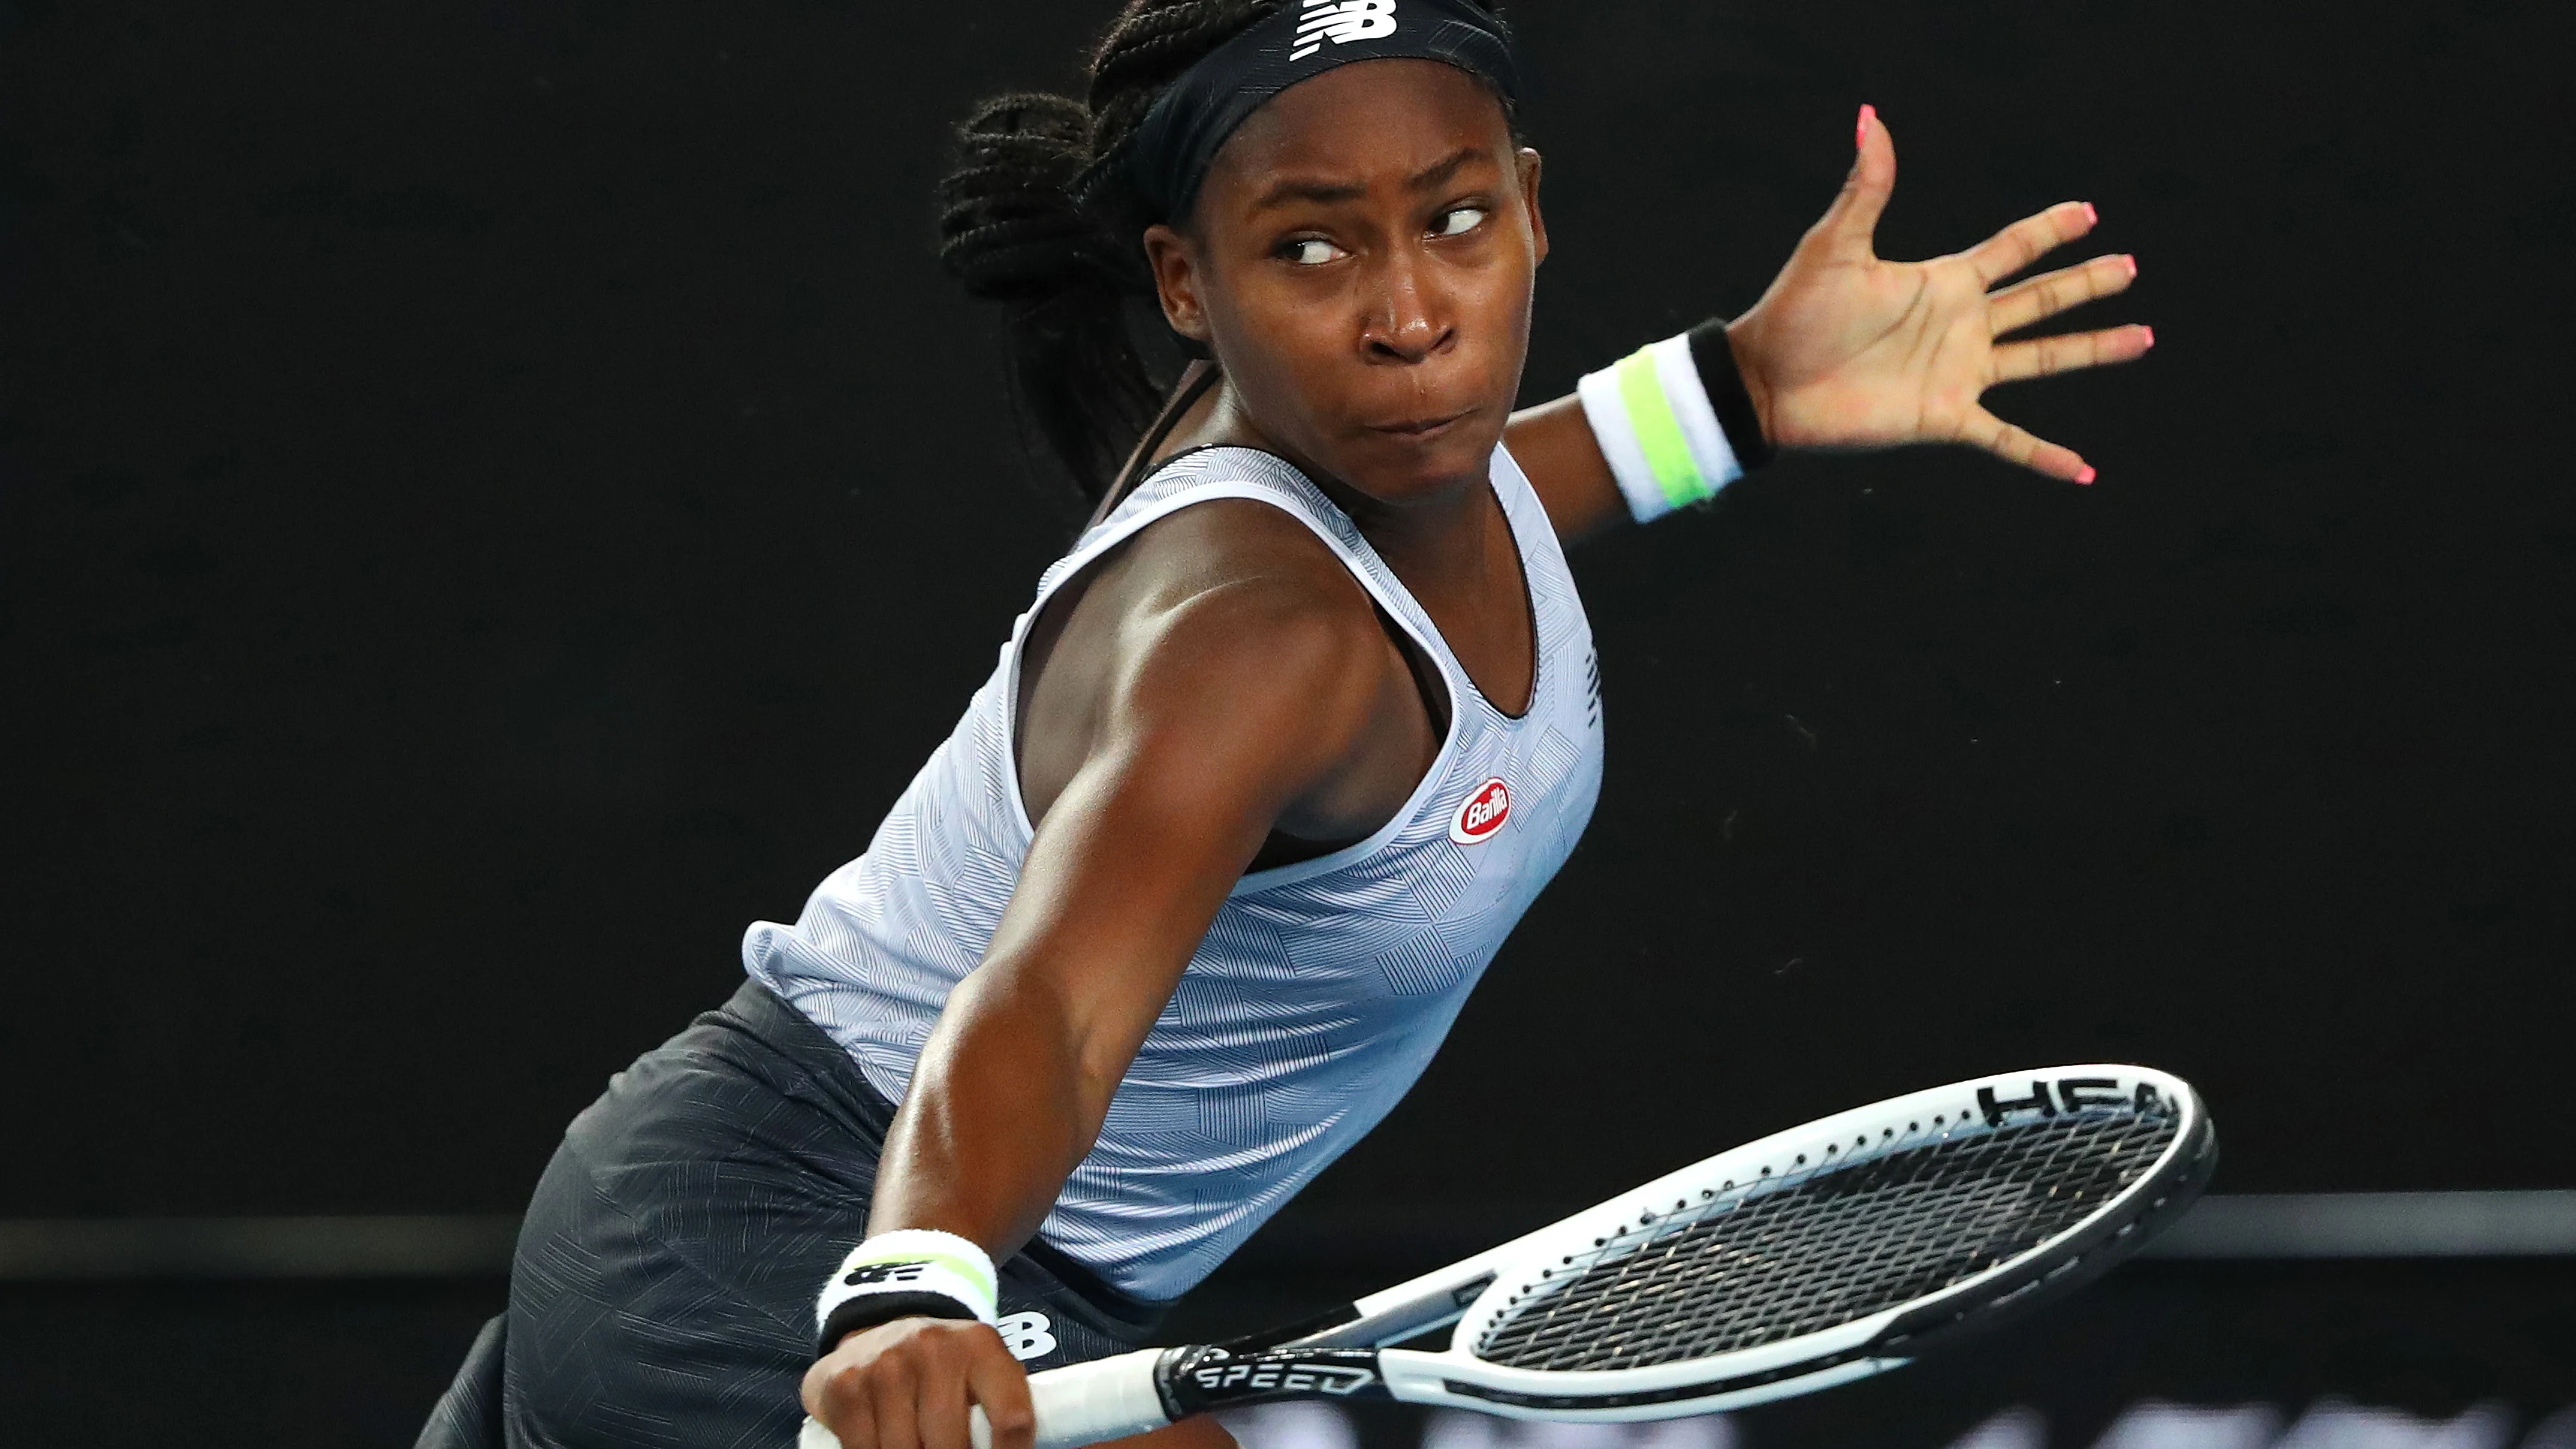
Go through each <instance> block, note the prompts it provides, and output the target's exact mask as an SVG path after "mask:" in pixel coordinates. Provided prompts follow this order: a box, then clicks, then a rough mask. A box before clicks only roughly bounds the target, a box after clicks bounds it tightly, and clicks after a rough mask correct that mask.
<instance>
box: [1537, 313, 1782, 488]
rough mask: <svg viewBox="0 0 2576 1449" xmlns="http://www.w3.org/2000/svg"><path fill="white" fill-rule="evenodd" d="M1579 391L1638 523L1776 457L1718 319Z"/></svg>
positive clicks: (1590, 379) (1641, 353) (1622, 363)
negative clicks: (1772, 453) (1764, 437)
mask: <svg viewBox="0 0 2576 1449" xmlns="http://www.w3.org/2000/svg"><path fill="white" fill-rule="evenodd" d="M1712 373H1714V374H1715V375H1714V376H1712V375H1711V374H1712ZM1575 392H1576V395H1577V396H1578V397H1580V398H1581V399H1582V402H1583V415H1584V418H1585V420H1586V421H1588V422H1590V423H1591V424H1592V434H1593V436H1594V438H1596V439H1598V440H1599V442H1600V444H1601V453H1602V456H1603V457H1605V458H1607V459H1609V461H1610V473H1611V476H1613V477H1614V478H1616V479H1618V480H1619V492H1620V493H1621V494H1622V495H1623V496H1624V497H1626V499H1627V500H1628V511H1629V513H1630V514H1632V515H1634V516H1635V518H1636V520H1637V521H1638V522H1639V523H1645V522H1649V521H1651V520H1653V519H1657V518H1661V517H1662V516H1663V515H1665V514H1667V513H1670V512H1672V511H1673V510H1674V509H1676V508H1680V507H1682V506H1684V505H1685V504H1691V503H1697V502H1699V501H1700V500H1702V499H1705V498H1712V497H1715V496H1716V495H1717V491H1718V490H1719V489H1721V488H1724V487H1725V486H1726V485H1727V484H1729V483H1732V482H1734V481H1735V480H1736V479H1738V478H1741V477H1743V476H1744V474H1745V473H1746V471H1747V470H1749V469H1752V468H1756V467H1759V466H1761V465H1762V463H1764V462H1765V461H1767V460H1768V459H1769V457H1770V449H1769V448H1768V447H1766V446H1764V445H1763V442H1762V433H1761V424H1760V421H1759V419H1758V418H1757V417H1756V416H1755V414H1754V410H1753V401H1752V398H1751V397H1750V396H1749V395H1748V394H1747V393H1746V392H1745V389H1744V382H1743V379H1742V378H1740V377H1739V376H1737V375H1736V371H1735V359H1734V354H1733V352H1732V351H1731V350H1730V349H1729V348H1728V346H1727V343H1726V330H1725V328H1724V326H1723V325H1722V324H1719V323H1715V322H1709V323H1703V324H1702V325H1700V326H1698V327H1694V328H1692V329H1691V330H1690V331H1688V332H1684V333H1682V334H1680V335H1679V336H1675V337H1667V338H1665V339H1664V340H1663V341H1661V342H1657V343H1654V344H1652V345H1651V346H1647V347H1643V348H1640V349H1638V350H1637V351H1635V352H1633V353H1630V354H1629V355H1628V356H1627V357H1625V358H1622V359H1620V360H1619V361H1618V362H1616V363H1613V364H1611V365H1610V366H1608V367H1605V368H1603V369H1601V370H1600V371H1599V372H1595V373H1592V374H1590V375H1589V376H1586V377H1585V378H1584V379H1583V381H1582V382H1581V383H1579V384H1577V385H1576V388H1575Z"/></svg>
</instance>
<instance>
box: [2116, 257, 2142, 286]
mask: <svg viewBox="0 0 2576 1449" xmlns="http://www.w3.org/2000/svg"><path fill="white" fill-rule="evenodd" d="M2120 260H2122V261H2124V262H2127V263H2128V264H2129V280H2130V281H2132V282H2134V281H2136V280H2137V279H2138V259H2137V258H2136V257H2122V258H2120Z"/></svg>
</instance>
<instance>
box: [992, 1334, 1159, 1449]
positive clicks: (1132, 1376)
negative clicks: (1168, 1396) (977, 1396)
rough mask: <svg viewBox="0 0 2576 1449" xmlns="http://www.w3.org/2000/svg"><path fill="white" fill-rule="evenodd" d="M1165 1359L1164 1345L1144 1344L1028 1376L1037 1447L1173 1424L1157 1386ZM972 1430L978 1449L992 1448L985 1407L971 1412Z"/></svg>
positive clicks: (1056, 1447) (1069, 1446) (1071, 1445)
mask: <svg viewBox="0 0 2576 1449" xmlns="http://www.w3.org/2000/svg"><path fill="white" fill-rule="evenodd" d="M1162 1357H1163V1350H1161V1349H1159V1348H1140V1349H1138V1350H1136V1351H1135V1352H1133V1353H1122V1354H1119V1355H1117V1356H1115V1357H1112V1358H1101V1359H1093V1360H1092V1361H1091V1362H1089V1363H1078V1364H1073V1365H1071V1366H1069V1367H1066V1368H1060V1369H1048V1370H1047V1371H1046V1372H1044V1373H1037V1374H1031V1375H1029V1407H1030V1409H1031V1410H1032V1411H1033V1412H1034V1413H1035V1415H1036V1417H1037V1429H1038V1435H1037V1449H1078V1446H1080V1445H1084V1444H1097V1443H1099V1442H1100V1441H1102V1440H1104V1439H1124V1438H1126V1437H1127V1436H1128V1435H1130V1434H1142V1433H1144V1432H1145V1431H1146V1430H1148V1429H1159V1428H1161V1427H1163V1426H1164V1425H1165V1424H1168V1423H1170V1422H1172V1416H1171V1414H1170V1413H1169V1412H1167V1411H1166V1410H1165V1409H1164V1408H1163V1391H1162V1390H1161V1389H1159V1388H1157V1387H1155V1385H1154V1366H1155V1365H1156V1364H1158V1363H1160V1362H1161V1361H1162ZM967 1428H968V1431H969V1432H970V1433H971V1434H973V1436H974V1439H975V1449H993V1426H992V1425H991V1424H989V1423H987V1422H986V1421H985V1419H984V1410H983V1409H982V1407H981V1406H978V1407H977V1408H975V1409H974V1410H973V1411H972V1412H971V1413H970V1415H969V1422H968V1425H967Z"/></svg>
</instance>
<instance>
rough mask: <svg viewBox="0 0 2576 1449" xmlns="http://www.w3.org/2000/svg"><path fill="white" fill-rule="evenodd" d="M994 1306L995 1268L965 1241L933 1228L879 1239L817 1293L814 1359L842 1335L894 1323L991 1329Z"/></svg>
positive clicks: (853, 1254) (854, 1253)
mask: <svg viewBox="0 0 2576 1449" xmlns="http://www.w3.org/2000/svg"><path fill="white" fill-rule="evenodd" d="M1000 1300H1001V1290H1000V1282H999V1279H998V1278H997V1277H996V1276H995V1274H994V1272H993V1260H992V1259H991V1258H990V1257H989V1256H987V1255H986V1254H985V1252H984V1250H983V1249H982V1248H979V1247H977V1246H976V1245H975V1244H973V1243H971V1242H968V1241H967V1240H966V1239H964V1238H961V1237H959V1236H957V1235H956V1234H955V1233H943V1232H940V1231H938V1230H937V1229H934V1228H899V1229H897V1230H895V1231H893V1232H890V1233H879V1234H877V1235H876V1236H875V1237H873V1238H870V1239H868V1240H867V1241H866V1242H864V1243H861V1244H859V1245H858V1246H857V1247H856V1248H853V1249H851V1250H850V1256H849V1257H848V1259H846V1260H845V1261H844V1262H843V1263H842V1264H841V1266H840V1268H839V1269H838V1270H837V1271H835V1272H834V1273H833V1274H832V1279H831V1281H830V1282H828V1283H826V1284H824V1285H823V1296H822V1297H821V1298H820V1299H818V1300H817V1301H816V1302H815V1305H814V1321H815V1325H816V1329H817V1337H818V1341H819V1344H820V1347H819V1348H818V1349H817V1352H818V1353H826V1354H827V1353H830V1352H831V1351H832V1350H833V1348H834V1347H835V1346H837V1345H838V1344H839V1343H840V1341H841V1340H842V1339H843V1338H845V1337H847V1336H848V1335H850V1334H853V1333H856V1332H858V1331H859V1330H860V1329H862V1328H874V1327H876V1326H877V1325H878V1324H880V1323H891V1322H893V1321H894V1320H895V1319H898V1318H971V1319H974V1320H975V1321H977V1322H979V1323H985V1324H990V1323H992V1322H994V1321H995V1319H996V1317H997V1315H998V1313H999V1311H1000V1306H1001V1305H1000Z"/></svg>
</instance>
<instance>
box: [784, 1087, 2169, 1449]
mask: <svg viewBox="0 0 2576 1449" xmlns="http://www.w3.org/2000/svg"><path fill="white" fill-rule="evenodd" d="M2217 1156H2218V1154H2217V1138H2216V1135H2215V1133H2214V1132H2213V1130H2212V1128H2211V1126H2210V1122H2209V1117H2208V1115H2207V1113H2206V1112H2205V1111H2204V1110H2203V1109H2202V1107H2201V1104H2200V1099H2199V1097H2198V1096H2197V1095H2196V1094H2195V1093H2194V1092H2193V1091H2192V1090H2191V1088H2190V1086H2189V1085H2187V1084H2186V1083H2184V1082H2183V1081H2181V1080H2180V1079H2179V1078H2176V1077H2173V1076H2169V1075H2167V1074H2165V1073H2163V1072H2158V1071H2153V1070H2150V1069H2148V1068H2145V1067H2130V1066H2076V1067H2052V1068H2047V1069H2044V1070H2040V1071H2031V1072H2013V1073H2009V1074H2006V1075H2003V1076H1995V1077H1985V1078H1980V1079H1978V1080H1975V1081H1968V1082H1960V1083H1956V1084H1954V1085H1952V1086H1947V1087H1936V1088H1933V1089H1932V1090H1930V1091H1924V1092H1915V1093H1913V1094H1911V1095H1908V1096H1903V1097H1896V1098H1893V1099H1890V1100H1888V1101H1885V1102H1881V1103H1878V1104H1877V1105H1875V1106H1870V1107H1862V1108H1858V1109H1856V1110H1854V1111H1849V1112H1844V1113H1841V1114H1838V1115H1836V1116H1832V1117H1827V1118H1824V1119H1823V1120H1821V1121H1818V1122H1813V1123H1810V1124H1808V1125H1807V1126H1804V1127H1798V1128H1793V1129H1791V1130H1789V1131H1786V1132H1781V1133H1777V1134H1774V1135H1772V1136H1769V1137H1765V1138H1763V1139H1762V1140H1761V1141H1759V1142H1754V1143H1751V1144H1749V1145H1747V1146H1744V1147H1739V1148H1736V1149H1735V1150H1734V1151H1732V1152H1724V1153H1720V1154H1719V1155H1717V1156H1715V1157H1712V1158H1709V1159H1708V1160H1707V1161H1705V1162H1701V1163H1698V1164H1697V1165H1695V1166H1691V1167H1686V1168H1684V1169H1682V1170H1681V1171H1679V1172H1676V1173H1672V1174H1671V1175H1669V1176H1666V1177H1662V1178H1658V1179H1657V1180H1655V1181H1653V1182H1650V1183H1647V1184H1646V1185H1645V1186H1643V1187H1640V1188H1638V1189H1636V1190H1635V1191H1633V1192H1630V1193H1627V1194H1625V1195H1623V1196H1620V1197H1617V1198H1613V1199H1611V1200H1610V1201H1608V1202H1605V1203H1603V1204H1601V1205H1600V1206H1599V1207H1596V1208H1592V1209H1590V1210H1589V1211H1586V1212H1581V1213H1577V1214H1575V1215H1574V1216H1572V1217H1569V1218H1566V1219H1565V1220H1563V1221H1561V1222H1558V1223H1555V1224H1553V1225H1551V1226H1548V1227H1544V1228H1541V1229H1539V1230H1538V1231H1536V1232H1534V1233H1530V1234H1527V1235H1525V1236H1523V1237H1520V1238H1516V1239H1514V1240H1513V1241H1511V1242H1508V1243H1505V1244H1503V1245H1502V1246H1500V1247H1498V1248H1493V1249H1489V1250H1488V1251H1486V1252H1483V1253H1480V1254H1477V1255H1476V1256H1475V1257H1472V1258H1468V1259H1466V1260H1464V1261H1462V1262H1459V1263H1455V1264H1452V1265H1451V1266H1449V1267H1447V1268H1443V1269H1441V1270H1439V1271H1438V1272H1434V1273H1426V1274H1424V1275H1423V1276H1421V1277H1419V1278H1415V1279H1413V1280H1411V1281H1409V1282H1405V1283H1399V1284H1397V1285H1396V1286H1394V1287H1392V1288H1389V1289H1387V1290H1385V1291H1384V1292H1381V1293H1375V1294H1371V1295H1370V1296H1368V1297H1366V1298H1362V1299H1360V1300H1359V1301H1357V1302H1355V1303H1351V1304H1348V1305H1346V1306H1344V1307H1342V1308H1340V1309H1337V1310H1335V1311H1334V1312H1332V1313H1329V1314H1326V1315H1324V1316H1323V1317H1322V1318H1320V1319H1316V1320H1312V1321H1309V1322H1307V1323H1303V1324H1299V1325H1296V1326H1294V1327H1292V1328H1287V1329H1283V1330H1281V1331H1279V1332H1277V1333H1272V1334H1266V1335H1260V1336H1256V1337H1253V1338H1247V1339H1242V1340H1238V1341H1236V1342H1233V1343H1228V1344H1222V1345H1198V1346H1192V1347H1183V1348H1157V1349H1142V1350H1139V1351H1137V1352H1134V1353H1127V1354H1121V1355H1118V1356H1116V1357H1114V1358H1106V1359H1100V1360H1097V1361H1094V1362H1091V1363H1083V1364H1075V1365H1073V1366H1072V1367H1069V1368H1061V1369H1051V1370H1048V1371H1047V1372H1044V1373H1039V1374H1034V1375H1031V1376H1030V1379H1029V1389H1030V1392H1031V1394H1032V1395H1033V1396H1034V1399H1035V1405H1036V1412H1037V1442H1038V1446H1039V1449H1073V1446H1076V1445H1082V1444H1091V1443H1096V1442H1098V1441H1100V1440H1104V1439H1114V1438H1118V1437H1121V1436H1123V1435H1128V1434H1138V1433H1142V1432H1144V1431H1146V1430H1148V1429H1153V1428H1159V1427H1160V1426H1162V1425H1164V1424H1168V1423H1172V1422H1174V1421H1176V1420H1178V1419H1181V1418H1183V1417H1185V1416H1187V1415H1191V1414H1199V1413H1205V1412H1208V1411H1210V1410H1214V1409H1225V1408H1231V1407H1234V1406H1237V1405H1243V1404H1255V1403H1263V1402H1269V1401H1273V1400H1280V1399H1398V1400H1402V1401H1404V1402H1406V1403H1412V1404H1437V1405H1443V1406H1446V1407H1450V1408H1459V1409H1473V1410H1476V1411H1478V1412H1481V1413H1487V1414H1500V1415H1503V1416H1505V1417H1508V1418H1515V1419H1566V1420H1594V1421H1623V1420H1637V1419H1669V1418H1681V1417H1684V1416H1686V1415H1691V1414H1706V1413H1713V1412H1716V1411H1718V1410H1722V1409H1732V1408H1737V1407H1740V1406H1743V1405H1747V1404H1757V1403H1761V1402H1764V1401H1766V1400H1770V1399H1783V1398H1789V1397H1791V1396H1794V1395H1797V1394H1805V1393H1812V1392H1814V1391H1816V1390H1818V1389H1824V1388H1831V1387H1833V1386H1835V1385H1837V1384H1845V1383H1849V1382H1851V1381H1853V1380H1855V1379H1860V1378H1866V1377H1868V1376H1869V1375H1871V1374H1875V1373H1881V1372H1884V1371H1886V1370H1888V1369H1892V1368H1896V1367H1898V1366H1900V1365H1903V1364H1905V1363H1908V1362H1911V1361H1912V1360H1913V1359H1915V1358H1917V1357H1920V1356H1921V1355H1922V1354H1924V1353H1926V1352H1928V1351H1930V1350H1932V1349H1934V1348H1936V1347H1939V1346H1940V1345H1941V1344H1943V1343H1944V1342H1946V1341H1947V1340H1950V1339H1953V1338H1957V1337H1963V1336H1965V1335H1967V1334H1969V1333H1971V1332H1973V1331H1976V1330H1979V1329H1982V1328H1986V1327H1989V1326H1992V1325H1994V1324H1997V1323H2000V1322H2003V1321H2006V1320H2007V1319H2009V1318H2011V1317H2014V1316H2016V1315H2017V1314H2019V1313H2021V1312H2025V1311H2027V1310H2028V1309H2030V1308H2032V1307H2034V1306H2036V1305H2038V1304H2041V1303H2044V1302H2047V1301H2049V1300H2051V1299H2053V1298H2056V1297H2058V1296H2060V1295H2062V1294H2064V1293H2066V1292H2068V1291H2070V1290H2072V1289H2074V1288H2076V1287H2077V1286H2079V1285H2081V1284H2083V1283H2086V1282H2089V1281H2091V1280H2092V1279H2094V1278H2096V1277H2098V1276H2100V1275H2101V1274H2102V1273H2103V1272H2105V1271H2106V1270H2108V1269H2109V1268H2110V1267H2111V1266H2112V1265H2113V1264H2114V1263H2117V1262H2118V1261H2119V1260H2121V1259H2122V1258H2125V1257H2127V1256H2128V1255H2129V1254H2130V1253H2133V1252H2135V1251H2137V1249H2138V1248H2139V1246H2140V1245H2142V1244H2143V1243H2145V1242H2146V1241H2147V1239H2148V1238H2149V1237H2150V1236H2152V1235H2153V1234H2154V1233H2155V1232H2157V1231H2158V1230H2160V1229H2161V1228H2162V1227H2164V1225H2166V1224H2167V1223H2169V1222H2171V1221H2173V1220H2174V1219H2175V1218H2176V1217H2178V1216H2180V1214H2181V1210H2182V1208H2183V1207H2184V1206H2185V1205H2186V1204H2188V1203H2189V1202H2190V1201H2191V1200H2192V1198H2194V1197H2195V1196H2197V1195H2198V1194H2199V1192H2200V1189H2201V1186H2202V1185H2203V1184H2204V1183H2205V1182H2206V1181H2207V1180H2208V1177H2209V1173H2210V1170H2211V1168H2213V1167H2214V1166H2215V1165H2216V1163H2217ZM1453 1322H1454V1323H1456V1324H1457V1327H1456V1329H1455V1330H1454V1331H1453V1332H1452V1334H1451V1335H1450V1340H1449V1346H1448V1347H1447V1348H1446V1349H1443V1350H1440V1351H1438V1352H1426V1351H1418V1350H1412V1349H1401V1348H1390V1347H1386V1346H1385V1345H1389V1344H1394V1343H1399V1342H1402V1341H1404V1340H1406V1339H1411V1338H1416V1337H1419V1336H1421V1335H1423V1334H1425V1333H1427V1332H1429V1331H1431V1330H1433V1329H1436V1328H1439V1327H1441V1326H1442V1325H1444V1324H1449V1323H1453ZM974 1432H975V1445H976V1449H990V1445H991V1436H990V1433H989V1431H988V1429H987V1427H986V1425H985V1422H984V1415H983V1411H982V1410H981V1409H977V1410H976V1411H975V1413H974ZM799 1444H800V1449H834V1440H833V1438H832V1436H831V1434H830V1432H829V1431H827V1430H825V1429H823V1428H822V1427H821V1426H820V1425H818V1424H815V1423H813V1422H811V1421H810V1420H809V1421H808V1422H807V1423H806V1425H805V1432H804V1437H803V1438H802V1439H801V1440H800V1441H799Z"/></svg>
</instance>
